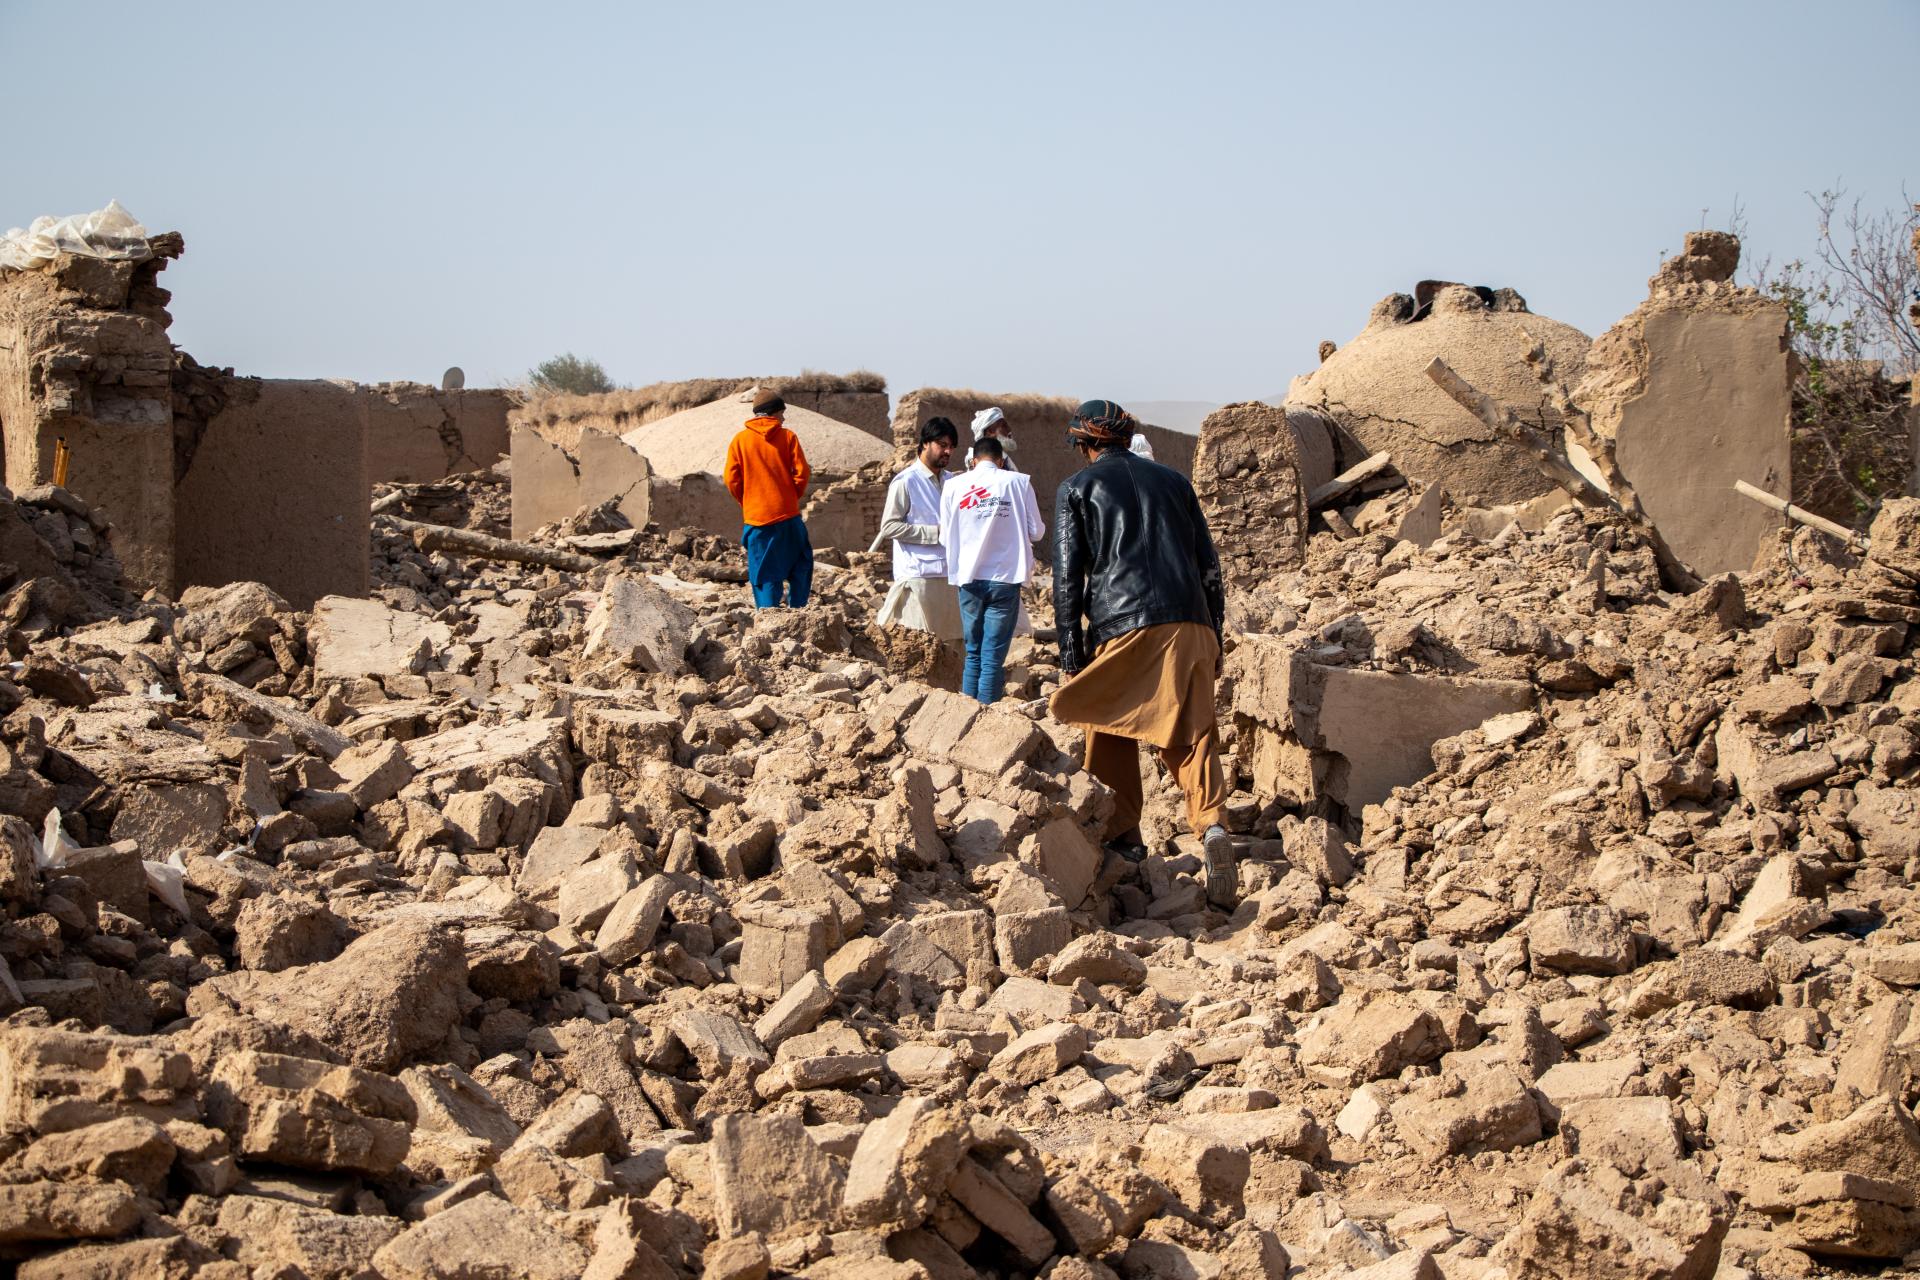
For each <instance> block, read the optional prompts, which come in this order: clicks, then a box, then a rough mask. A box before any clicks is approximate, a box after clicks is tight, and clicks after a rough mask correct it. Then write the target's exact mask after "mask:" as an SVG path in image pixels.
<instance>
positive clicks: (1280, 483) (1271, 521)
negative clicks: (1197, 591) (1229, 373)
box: [1193, 402, 1307, 592]
mask: <svg viewBox="0 0 1920 1280" xmlns="http://www.w3.org/2000/svg"><path fill="white" fill-rule="evenodd" d="M1287 417H1288V415H1287V412H1286V411H1285V410H1284V409H1280V408H1278V407H1276V406H1274V405H1270V404H1261V403H1258V402H1248V403H1245V404H1230V405H1226V406H1224V407H1222V408H1219V409H1216V410H1214V411H1213V412H1212V413H1211V414H1209V415H1208V416H1207V420H1206V421H1205V422H1204V423H1202V424H1201V425H1200V442H1199V448H1198V450H1197V451H1196V452H1195V454H1194V459H1193V488H1194V492H1195V493H1196V494H1198V495H1199V498H1200V507H1201V510H1203V511H1204V512H1206V516H1207V524H1208V526H1209V527H1210V529H1211V530H1212V532H1213V541H1214V545H1215V547H1216V548H1217V549H1218V551H1219V554H1220V569H1221V572H1222V574H1223V575H1224V576H1225V579H1226V583H1227V587H1228V589H1229V590H1230V591H1242V592H1244V591H1248V590H1251V589H1253V588H1254V587H1256V586H1257V585H1258V584H1259V583H1260V582H1262V581H1263V580H1265V579H1267V578H1269V577H1271V576H1272V574H1273V571H1274V570H1276V569H1293V568H1298V567H1299V565H1300V563H1301V560H1302V559H1303V557H1304V556H1305V554H1306V538H1307V504H1306V494H1305V493H1304V491H1303V489H1302V485H1301V467H1300V447H1299V444H1298V442H1297V441H1296V439H1295V436H1294V432H1293V428H1292V427H1291V426H1290V425H1289V423H1288V421H1287Z"/></svg>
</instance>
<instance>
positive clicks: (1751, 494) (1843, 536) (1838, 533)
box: [1733, 480, 1867, 551]
mask: <svg viewBox="0 0 1920 1280" xmlns="http://www.w3.org/2000/svg"><path fill="white" fill-rule="evenodd" d="M1733 488H1734V491H1735V492H1736V493H1739V494H1740V495H1741V496H1743V497H1747V498H1752V499H1753V500H1754V501H1755V502H1757V503H1759V504H1760V505H1761V506H1763V507H1769V508H1771V509H1772V510H1774V511H1778V512H1779V513H1780V514H1781V515H1783V516H1785V517H1786V518H1787V519H1789V520H1792V521H1794V522H1795V523H1797V524H1803V525H1806V526H1807V527H1808V528H1809V529H1818V530H1819V531H1820V532H1822V533H1826V534H1831V535H1832V536H1834V537H1836V538H1838V539H1840V541H1842V542H1844V543H1846V544H1847V545H1848V546H1850V547H1852V548H1853V549H1854V550H1856V551H1865V550H1866V549H1867V540H1866V539H1865V538H1863V537H1861V536H1860V535H1859V534H1857V533H1855V532H1854V531H1853V530H1851V529H1849V528H1847V527H1846V526H1845V525H1843V524H1835V523H1834V522H1833V521H1831V520H1829V519H1827V518H1826V517H1825V516H1817V515H1815V514H1813V512H1811V511H1808V510H1807V509H1806V508H1805V507H1796V506H1794V505H1793V504H1792V503H1791V502H1788V501H1787V500H1786V499H1785V498H1776V497H1774V496H1773V495H1772V494H1770V493H1768V492H1767V491H1766V490H1765V489H1761V488H1757V487H1756V486H1754V485H1750V484H1748V483H1747V482H1746V481H1745V480H1735V481H1734V482H1733Z"/></svg>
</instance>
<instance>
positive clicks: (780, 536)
mask: <svg viewBox="0 0 1920 1280" xmlns="http://www.w3.org/2000/svg"><path fill="white" fill-rule="evenodd" d="M740 541H741V542H743V543H745V544H746V548H747V584H748V585H749V586H751V587H752V588H753V603H754V607H755V608H758V609H768V608H772V607H773V606H775V605H778V604H790V605H792V606H793V607H794V608H796V609H798V608H800V607H801V606H802V605H804V604H806V602H807V597H808V596H810V595H812V594H813V543H812V542H811V541H810V540H809V539H808V537H807V524H806V521H804V520H802V519H801V518H800V517H799V516H794V517H793V518H792V519H791V520H782V521H780V522H779V523H777V524H743V525H741V526H740ZM783 592H784V593H785V595H786V599H785V600H784V601H783V600H782V599H781V598H780V597H781V594H782V593H783Z"/></svg>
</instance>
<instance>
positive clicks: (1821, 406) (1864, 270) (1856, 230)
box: [1734, 189, 1920, 529]
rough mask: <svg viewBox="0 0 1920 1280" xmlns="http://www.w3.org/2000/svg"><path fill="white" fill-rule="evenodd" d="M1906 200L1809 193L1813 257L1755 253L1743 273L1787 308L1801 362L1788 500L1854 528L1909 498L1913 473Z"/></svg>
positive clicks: (1916, 212)
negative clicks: (1884, 204)
mask: <svg viewBox="0 0 1920 1280" xmlns="http://www.w3.org/2000/svg"><path fill="white" fill-rule="evenodd" d="M1901 197H1902V208H1901V209H1899V210H1889V211H1886V212H1883V213H1874V212H1870V211H1867V210H1866V209H1864V208H1863V206H1862V202H1861V201H1860V200H1859V199H1857V198H1856V199H1854V200H1853V201H1851V202H1847V200H1846V193H1845V192H1844V191H1842V190H1839V189H1835V190H1831V191H1822V192H1821V193H1820V194H1819V195H1816V196H1810V197H1809V199H1811V200H1812V201H1813V206H1814V209H1815V211H1816V214H1817V216H1818V232H1817V235H1816V238H1815V241H1814V250H1813V257H1812V258H1811V260H1808V259H1801V258H1796V259H1793V260H1792V261H1789V262H1786V263H1784V264H1782V265H1780V266H1778V267H1775V266H1774V264H1773V262H1772V260H1771V259H1770V258H1762V259H1759V260H1758V261H1757V262H1755V263H1754V264H1753V266H1752V267H1751V269H1750V276H1751V279H1750V283H1751V284H1752V285H1753V286H1754V287H1755V288H1757V289H1759V290H1760V291H1761V292H1763V293H1765V294H1767V295H1768V296H1770V297H1772V298H1775V299H1777V300H1778V301H1780V302H1781V303H1782V304H1783V305H1785V307H1786V308H1787V315H1788V327H1789V332H1788V340H1789V341H1790V342H1791V343H1792V345H1793V352H1794V354H1795V356H1797V357H1798V358H1799V364H1800V369H1799V373H1798V376H1797V377H1796V378H1795V381H1794V389H1793V404H1794V433H1793V435H1794V438H1793V489H1794V500H1795V501H1796V502H1799V503H1801V504H1803V505H1805V506H1806V507H1808V508H1809V509H1811V510H1813V511H1816V512H1819V513H1820V514H1822V515H1825V516H1827V517H1829V518H1830V519H1833V520H1838V521H1840V522H1842V523H1844V524H1850V525H1853V526H1854V527H1856V528H1861V529H1864V528H1866V526H1867V525H1868V524H1869V523H1870V522H1871V521H1872V519H1873V515H1874V512H1876V511H1877V510H1879V507H1880V503H1881V502H1882V501H1883V500H1884V499H1886V498H1888V497H1891V496H1897V495H1899V494H1900V493H1902V492H1904V491H1905V489H1906V487H1907V484H1908V480H1909V477H1910V476H1911V475H1912V472H1913V467H1914V456H1913V452H1914V440H1913V427H1912V425H1911V422H1910V419H1909V412H1910V411H1909V408H1908V404H1907V400H1908V394H1909V388H1910V385H1911V380H1912V378H1913V376H1914V374H1915V372H1916V371H1920V331H1916V329H1915V327H1914V320H1913V315H1912V312H1911V311H1910V309H1909V308H1910V306H1911V304H1912V300H1913V299H1914V297H1915V296H1916V293H1915V291H1916V289H1917V288H1920V265H1917V264H1916V262H1915V258H1914V246H1915V244H1916V237H1920V206H1915V205H1914V204H1913V203H1912V202H1911V201H1910V200H1908V199H1907V198H1906V193H1905V192H1904V191H1903V192H1902V193H1901ZM1734 222H1735V224H1736V228H1738V224H1739V223H1740V222H1741V217H1740V213H1739V210H1738V207H1737V206H1736V208H1735V211H1734ZM1740 229H1743V228H1740Z"/></svg>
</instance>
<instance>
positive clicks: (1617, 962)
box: [1526, 907, 1635, 974]
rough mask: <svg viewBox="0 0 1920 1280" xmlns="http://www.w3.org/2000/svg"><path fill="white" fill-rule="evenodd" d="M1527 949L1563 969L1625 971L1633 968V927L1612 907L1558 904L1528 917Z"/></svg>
mask: <svg viewBox="0 0 1920 1280" xmlns="http://www.w3.org/2000/svg"><path fill="white" fill-rule="evenodd" d="M1526 927H1527V952H1528V954H1529V955H1531V956H1532V957H1533V962H1534V964H1535V965H1537V966H1544V967H1545V968H1548V969H1557V970H1559V971H1560V972H1562V973H1598V974H1616V973H1625V972H1627V971H1628V970H1629V969H1631V968H1633V963H1634V957H1635V949H1634V942H1633V927H1632V925H1631V924H1630V923H1629V922H1628V921H1627V918H1626V917H1625V916H1622V915H1621V914H1620V913H1619V912H1617V911H1615V910H1613V909H1612V908H1611V907H1558V908H1555V909H1554V910H1551V911H1537V912H1535V913H1534V914H1533V916H1532V918H1531V919H1529V920H1528V921H1527V926H1526Z"/></svg>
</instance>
